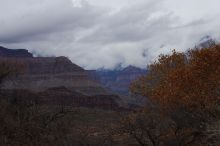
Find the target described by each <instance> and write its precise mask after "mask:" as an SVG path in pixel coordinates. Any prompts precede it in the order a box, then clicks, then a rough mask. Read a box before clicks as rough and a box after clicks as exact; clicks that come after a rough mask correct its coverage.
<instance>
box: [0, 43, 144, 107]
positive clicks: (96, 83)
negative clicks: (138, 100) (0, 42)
mask: <svg viewBox="0 0 220 146" xmlns="http://www.w3.org/2000/svg"><path fill="white" fill-rule="evenodd" d="M0 59H7V60H9V61H10V60H13V61H16V62H19V63H21V64H22V65H23V66H25V69H24V71H23V72H22V73H19V74H18V75H16V76H11V77H10V79H9V78H8V79H6V80H5V81H4V82H3V84H2V86H1V94H3V95H7V96H9V97H10V98H11V100H12V101H14V102H25V101H26V100H29V98H31V100H34V101H35V102H38V103H41V104H63V105H74V106H84V107H98V108H103V109H117V108H120V107H125V106H126V107H128V106H129V105H130V104H132V103H129V102H127V99H126V98H128V99H129V98H130V97H129V90H128V89H129V85H130V83H131V82H132V81H133V80H135V79H137V78H138V77H139V76H141V75H144V74H145V73H146V70H143V69H140V68H136V67H133V66H129V67H127V68H124V69H121V70H101V69H100V70H84V69H83V68H81V67H80V66H78V65H76V64H74V63H72V62H71V61H70V60H69V59H68V58H67V57H33V54H31V53H30V52H28V50H26V49H8V48H5V47H0ZM122 96H123V98H122Z"/></svg>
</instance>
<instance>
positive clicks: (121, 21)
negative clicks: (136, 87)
mask: <svg viewBox="0 0 220 146" xmlns="http://www.w3.org/2000/svg"><path fill="white" fill-rule="evenodd" d="M195 1H196V2H195ZM195 1H193V2H192V1H190V0H186V1H184V2H183V4H182V5H181V6H180V5H178V6H175V4H176V1H175V0H148V1H146V0H137V1H135V2H134V1H131V0H122V1H121V2H120V3H119V2H118V1H117V0H112V1H111V2H108V1H107V0H106V1H104V0H87V1H86V0H84V1H80V0H78V1H77V3H74V2H73V1H72V0H19V2H18V1H16V0H0V26H1V27H0V45H1V44H2V45H5V46H7V47H12V48H13V47H14V48H28V49H29V50H30V51H33V52H37V53H38V54H42V55H56V56H59V55H64V56H68V57H69V58H70V59H71V60H72V61H73V62H74V63H76V64H79V65H80V66H83V67H85V68H87V69H96V68H100V67H105V68H114V67H115V66H117V65H118V64H122V66H127V65H135V66H139V67H145V66H146V64H147V63H149V62H151V61H153V60H154V59H155V58H156V57H157V55H159V54H160V53H169V51H170V50H171V49H173V48H177V50H181V51H183V50H185V49H187V48H189V47H192V46H194V45H195V44H196V43H197V42H198V41H199V39H200V38H202V37H203V36H205V35H210V36H212V37H214V38H218V37H219V36H220V31H219V30H218V27H219V25H220V20H218V19H217V18H218V16H220V12H219V11H218V8H217V7H216V5H217V4H220V2H218V0H213V3H207V1H206V0H195ZM189 5H190V6H189ZM188 6H189V7H188ZM182 7H184V8H185V9H184V8H182ZM177 8H178V9H177ZM195 8H197V9H195ZM198 9H201V11H200V12H197V11H198ZM209 10H212V11H209ZM188 12H190V13H188Z"/></svg>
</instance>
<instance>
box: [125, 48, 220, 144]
mask: <svg viewBox="0 0 220 146" xmlns="http://www.w3.org/2000/svg"><path fill="white" fill-rule="evenodd" d="M131 91H132V92H133V93H134V94H138V95H142V96H143V97H146V98H148V99H150V101H151V104H152V105H153V110H152V109H151V111H153V113H155V114H156V115H157V116H159V117H160V121H158V125H161V124H163V121H166V120H168V121H170V122H169V123H168V124H167V125H165V127H166V128H167V129H169V130H168V131H169V132H167V133H166V134H164V133H160V134H159V135H160V137H165V139H163V138H162V139H161V138H160V139H158V138H157V139H154V140H157V143H160V144H161V145H175V146H180V145H183V146H185V145H193V146H194V145H208V144H210V143H209V141H210V139H209V138H210V137H211V136H210V132H209V128H210V127H212V126H213V125H216V123H218V121H219V118H220V117H219V101H220V45H210V47H208V48H195V49H190V50H188V51H187V52H184V53H179V52H176V51H175V50H174V51H173V52H172V54H170V55H160V56H159V58H158V60H157V61H155V62H154V63H153V64H151V65H149V66H148V73H147V74H146V75H145V76H142V77H140V78H139V79H138V80H136V81H134V82H133V83H132V85H131ZM146 109H149V107H146ZM146 109H145V110H144V111H142V112H144V113H145V115H146V117H143V118H144V119H149V118H151V119H154V120H156V119H158V118H157V117H156V116H150V117H149V112H148V110H146ZM138 118H140V117H138ZM154 120H153V121H154ZM129 122H131V121H129ZM144 123H147V121H146V122H144ZM133 124H134V125H139V123H137V122H134V123H133ZM152 124H153V123H151V124H150V125H152ZM163 125H164V124H163ZM217 125H218V124H217ZM148 126H149V124H148ZM142 129H143V128H142ZM160 129H161V128H159V129H158V128H157V127H155V128H154V131H160ZM212 129H213V128H212ZM214 129H216V128H214ZM142 132H143V131H142ZM218 132H219V131H217V133H218ZM217 133H215V132H213V135H215V134H217ZM150 134H153V133H150ZM217 135H218V134H217ZM144 137H147V136H144ZM215 139H218V137H217V138H216V137H215ZM144 145H149V144H146V143H145V144H144Z"/></svg>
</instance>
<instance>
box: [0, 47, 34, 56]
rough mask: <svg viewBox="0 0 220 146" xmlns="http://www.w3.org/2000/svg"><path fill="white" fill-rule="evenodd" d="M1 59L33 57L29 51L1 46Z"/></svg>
mask: <svg viewBox="0 0 220 146" xmlns="http://www.w3.org/2000/svg"><path fill="white" fill-rule="evenodd" d="M0 57H25V58H26V57H33V55H32V54H31V53H29V52H28V50H25V49H13V50H12V49H7V48H5V47H2V46H0Z"/></svg>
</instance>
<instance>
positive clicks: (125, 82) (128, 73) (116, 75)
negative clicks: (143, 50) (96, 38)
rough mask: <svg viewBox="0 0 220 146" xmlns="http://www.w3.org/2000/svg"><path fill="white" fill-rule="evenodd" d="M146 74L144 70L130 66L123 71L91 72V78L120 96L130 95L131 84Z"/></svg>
mask: <svg viewBox="0 0 220 146" xmlns="http://www.w3.org/2000/svg"><path fill="white" fill-rule="evenodd" d="M146 72H147V71H146V70H144V69H140V68H137V67H134V66H128V67H127V68H124V69H122V70H97V71H90V76H91V78H93V80H95V81H97V82H98V83H100V84H102V85H103V86H104V87H106V88H107V89H110V90H111V91H113V92H116V93H118V94H122V95H128V94H129V86H130V84H131V82H132V81H134V80H135V79H137V78H138V77H140V76H142V75H145V74H146Z"/></svg>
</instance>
